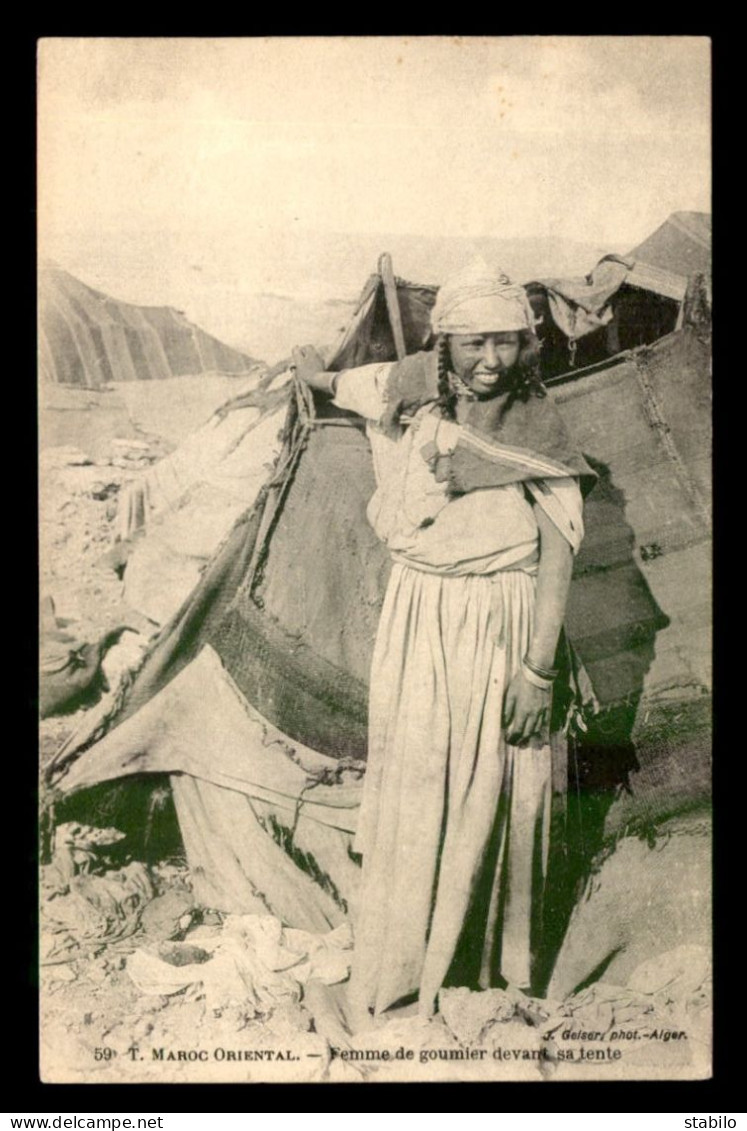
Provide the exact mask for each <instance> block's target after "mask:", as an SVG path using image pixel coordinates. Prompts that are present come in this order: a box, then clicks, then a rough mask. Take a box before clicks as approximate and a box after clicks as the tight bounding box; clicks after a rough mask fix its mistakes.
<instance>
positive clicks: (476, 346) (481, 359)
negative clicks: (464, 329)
mask: <svg viewBox="0 0 747 1131" xmlns="http://www.w3.org/2000/svg"><path fill="white" fill-rule="evenodd" d="M449 349H450V352H451V365H452V368H453V370H454V372H455V373H456V375H457V377H461V379H462V380H463V381H464V382H465V384H467V385H469V387H470V388H471V389H472V390H473V391H474V392H475V393H477V394H478V396H480V395H482V396H485V395H489V394H490V393H492V392H494V391H495V388H496V385H497V384H498V381H499V380H500V378H501V376H502V375H503V374H504V373H506V372H507V371H508V370H509V369H510V368H511V367H512V366H513V365H516V362H517V361H518V358H519V349H520V343H519V332H518V330H510V331H503V332H502V333H486V334H451V335H450V337H449Z"/></svg>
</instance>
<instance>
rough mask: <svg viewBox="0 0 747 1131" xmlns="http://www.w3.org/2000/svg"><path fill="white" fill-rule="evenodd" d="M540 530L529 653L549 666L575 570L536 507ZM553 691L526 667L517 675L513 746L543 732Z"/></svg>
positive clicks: (510, 724) (509, 718)
mask: <svg viewBox="0 0 747 1131" xmlns="http://www.w3.org/2000/svg"><path fill="white" fill-rule="evenodd" d="M534 511H535V516H536V519H537V527H538V530H539V542H540V559H539V570H538V573H537V593H536V598H535V605H534V630H533V632H532V639H531V642H530V645H529V651H528V653H527V656H528V658H529V660H530V662H531V663H532V664H533V665H534V666H535V667H539V668H545V669H550V668H552V665H553V660H554V659H555V650H556V648H557V646H558V637H559V636H560V630H561V628H562V626H563V620H564V619H565V610H566V605H567V603H568V590H569V588H570V584H571V574H572V572H573V553H572V551H571V547H570V544H569V543H568V541H567V540H566V539H565V538H564V537H563V535H562V534H561V533H560V531H559V530H558V528H557V527H556V526H555V524H554V523H553V522H551V521H550V519H549V518H548V517H547V515H546V514H545V512H544V511H543V509H542V507H540V506H536V505H535V508H534ZM550 700H551V690H550V689H549V688H548V689H547V690H543V689H542V688H541V687H536V686H535V685H534V684H533V683H531V682H530V681H529V680H528V679H527V677H526V675H525V674H524V672H523V670H522V669H521V668H520V669H519V671H518V672H517V673H516V674H515V675H514V677H513V679H512V680H511V682H510V683H509V686H508V689H507V691H506V698H505V704H504V713H503V723H504V726H505V727H506V728H507V740H508V741H509V742H510V743H511V744H512V745H519V744H520V743H522V742H527V741H528V740H529V739H530V738H532V737H535V736H538V735H540V734H541V733H542V732H543V730H544V729H545V727H546V725H547V722H548V721H549V714H550Z"/></svg>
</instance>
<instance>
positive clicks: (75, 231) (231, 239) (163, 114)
mask: <svg viewBox="0 0 747 1131" xmlns="http://www.w3.org/2000/svg"><path fill="white" fill-rule="evenodd" d="M709 52H710V47H709V43H708V41H707V40H705V39H702V38H689V37H674V38H666V37H643V38H632V39H631V38H626V37H614V38H606V37H588V38H577V37H571V38H560V39H558V38H552V37H528V38H523V37H522V38H513V37H507V38H498V37H495V38H484V39H483V38H472V37H468V38H464V39H451V38H441V37H434V38H430V37H423V38H414V39H413V38H395V37H393V38H388V39H378V38H377V39H359V38H351V39H347V38H318V39H270V40H262V39H243V40H241V39H240V40H233V39H225V40H221V39H218V40H209V39H48V40H44V41H42V43H41V44H40V54H39V76H40V99H39V107H40V128H39V144H40V149H39V159H40V195H39V216H40V235H41V246H42V250H45V248H46V249H48V250H50V251H54V250H56V249H59V248H60V247H62V248H68V249H69V248H71V247H73V248H74V247H75V246H76V245H77V246H79V247H80V248H81V249H82V248H84V247H85V248H87V254H88V255H89V256H90V255H91V254H92V249H95V248H96V247H97V246H100V247H101V252H102V255H104V254H110V253H109V252H108V251H106V250H105V249H110V248H111V247H112V242H113V241H114V242H116V244H117V246H118V247H120V248H121V249H122V255H123V270H125V266H126V270H127V271H128V272H130V273H131V272H132V270H133V261H134V260H133V257H134V259H135V260H138V261H139V262H141V264H142V265H143V268H142V269H143V271H144V272H145V273H147V271H148V270H149V269H152V266H153V260H154V259H159V260H160V261H161V262H160V267H161V269H162V270H163V271H164V272H165V273H166V274H168V273H169V272H171V271H176V270H177V266H176V264H175V263H169V262H167V261H168V260H169V258H170V257H172V258H174V260H176V259H177V258H179V259H188V260H191V269H194V270H200V269H201V267H202V266H204V265H205V264H207V263H212V264H213V267H215V266H216V264H218V263H219V262H220V263H222V264H223V265H224V267H225V269H226V270H227V271H228V270H229V268H230V271H229V274H233V273H234V270H238V264H240V263H243V264H244V265H245V267H246V269H247V270H249V272H250V274H251V272H252V271H253V272H254V278H255V281H256V283H257V285H258V286H260V285H271V284H272V283H273V282H275V283H276V284H277V279H276V277H275V276H274V275H273V273H272V270H271V268H270V266H268V265H267V264H266V263H265V262H264V261H265V259H266V258H267V256H268V252H269V253H270V254H269V258H272V254H271V252H272V248H273V247H278V245H277V244H276V243H275V242H274V241H275V240H276V238H277V237H276V234H277V233H281V240H285V241H293V240H295V239H297V238H303V236H304V233H306V232H309V231H322V232H353V233H365V234H371V233H379V232H387V233H389V232H391V233H409V234H421V233H425V234H431V235H449V234H453V235H463V236H464V235H468V236H481V235H489V236H495V237H504V236H505V237H521V236H529V235H533V236H538V235H539V236H549V235H553V236H559V237H564V238H568V239H573V240H579V241H581V242H584V243H586V244H593V245H595V246H605V247H610V248H614V249H616V250H622V249H624V248H626V247H630V246H633V245H634V244H635V243H637V242H638V241H639V240H641V239H642V238H643V237H645V236H646V235H647V234H648V233H649V232H650V231H652V230H653V229H654V228H655V227H656V226H657V225H658V224H659V223H661V222H662V221H663V220H664V219H666V217H667V215H668V214H669V213H670V212H672V211H675V210H697V211H710V167H709V160H710V136H709V131H710V101H709V99H710V93H709V91H710V73H709V67H710V54H709ZM279 246H280V247H282V243H281V244H280V245H279ZM258 249H259V251H258ZM128 256H129V259H128ZM258 259H259V260H262V261H263V262H262V263H261V264H259V265H258V264H257V260H258ZM125 260H127V263H126V264H125ZM249 265H251V266H249ZM144 301H147V300H144Z"/></svg>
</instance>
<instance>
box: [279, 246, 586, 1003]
mask: <svg viewBox="0 0 747 1131" xmlns="http://www.w3.org/2000/svg"><path fill="white" fill-rule="evenodd" d="M432 323H433V329H434V331H435V333H436V334H437V335H438V338H437V346H436V349H435V350H434V351H432V352H431V353H421V354H416V355H414V356H413V357H410V358H406V359H404V361H402V362H399V363H389V364H384V365H368V366H363V367H361V368H358V369H353V370H347V371H343V372H342V373H323V372H319V368H320V358H319V356H318V355H317V354H316V353H315V351H314V350H313V349H311V348H304V349H299V350H296V351H295V352H294V363H295V365H296V369H297V373H298V376H299V377H301V378H302V379H304V380H306V381H307V383H308V384H309V385H311V386H312V387H314V388H317V389H323V390H326V391H328V392H330V393H332V395H333V396H334V399H335V404H337V405H338V406H339V407H341V408H345V409H349V410H351V411H353V412H357V413H360V414H361V415H363V416H365V417H367V419H368V420H369V422H370V424H369V430H368V431H369V437H370V441H371V447H372V454H373V460H374V469H375V473H376V480H377V491H376V493H375V495H374V497H373V499H372V500H371V503H370V504H369V508H368V517H369V521H370V522H371V523H372V525H373V527H374V530H375V531H376V533H377V535H378V536H379V537H380V538H381V539H382V540H383V542H384V543H385V544H386V545H387V547H388V549H389V551H390V553H391V556H392V559H393V568H392V573H391V577H390V581H389V585H388V589H387V593H386V597H385V601H384V606H383V609H382V614H381V620H380V623H379V629H378V633H377V639H376V645H375V650H374V656H373V661H372V668H371V691H370V708H369V753H368V766H367V772H366V781H365V788H364V797H363V803H362V807H361V813H360V821H359V827H358V834H357V838H356V849H357V850H358V851H359V852H361V853H362V856H363V875H362V886H361V893H360V898H359V904H358V912H357V916H356V921H355V959H354V964H353V973H352V979H351V994H352V996H353V999H354V1002H355V1003H356V1005H357V1008H358V1010H359V1011H361V1012H365V1011H369V1012H374V1013H380V1012H382V1011H384V1010H386V1009H387V1008H389V1007H391V1006H393V1005H395V1004H397V1003H404V1002H405V1001H408V1000H412V999H413V998H414V997H415V996H417V997H418V999H419V1003H420V1011H421V1013H423V1014H424V1015H426V1016H428V1015H430V1014H432V1013H433V1011H434V1010H435V1008H436V1003H437V996H438V992H439V990H440V988H441V986H442V985H444V983H445V982H446V981H448V980H456V981H458V982H462V983H466V984H470V985H473V986H474V987H478V986H479V987H483V988H487V987H488V986H492V985H496V984H505V983H506V982H508V983H511V984H513V985H515V986H518V987H522V988H524V989H528V988H530V986H531V981H532V954H533V950H534V949H535V947H536V943H537V940H538V937H539V930H540V927H541V917H542V902H543V889H544V878H545V872H546V864H547V854H548V841H549V822H550V801H551V749H550V738H549V723H550V706H551V696H552V689H553V681H554V679H555V676H556V675H557V670H556V668H555V655H556V649H557V645H558V639H559V635H560V631H561V628H562V624H563V618H564V614H565V605H566V599H567V594H568V587H569V584H570V578H571V570H572V558H573V554H574V553H575V552H576V550H577V549H578V547H579V545H580V542H581V538H582V536H583V523H582V502H581V491H580V489H579V484H580V480H581V479H582V478H583V479H584V480H585V481H587V482H590V481H591V476H592V473H591V472H590V469H589V468H588V466H587V465H586V463H585V461H584V460H583V458H582V457H581V456H579V455H578V454H577V453H575V452H574V451H573V449H572V447H571V444H570V442H569V439H568V436H567V434H566V432H565V429H564V428H563V425H562V422H561V421H560V419H559V417H558V415H557V413H556V411H555V410H554V408H553V406H552V404H551V403H550V402H549V401H548V400H546V399H545V391H544V388H543V386H542V384H541V382H540V380H539V377H538V374H537V349H536V338H535V335H534V330H533V321H532V316H531V309H530V307H529V305H528V303H527V300H526V297H525V293H524V291H523V288H521V287H518V286H515V285H513V284H512V283H511V282H510V281H509V280H508V279H507V278H506V276H505V275H503V274H501V273H499V272H496V271H492V270H491V269H490V268H488V267H487V265H486V264H484V263H483V262H482V261H478V262H477V263H475V264H473V265H471V266H470V267H469V268H467V269H466V270H465V271H463V272H461V273H460V274H459V275H457V276H455V277H454V278H453V279H451V280H449V281H448V282H447V283H445V284H444V285H443V286H442V288H441V289H440V291H439V294H438V298H437V301H436V305H435V307H434V310H433V315H432ZM407 415H409V417H410V423H409V427H408V426H406V425H405V424H404V423H403V417H404V416H407ZM587 477H588V479H587Z"/></svg>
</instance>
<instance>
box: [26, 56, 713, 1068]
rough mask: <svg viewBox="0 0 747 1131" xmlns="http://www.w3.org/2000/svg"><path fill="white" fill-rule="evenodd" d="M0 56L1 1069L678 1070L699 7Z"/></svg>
mask: <svg viewBox="0 0 747 1131" xmlns="http://www.w3.org/2000/svg"><path fill="white" fill-rule="evenodd" d="M37 50H38V55H37V105H38V127H37V129H38V134H37V136H38V148H37V181H38V199H37V206H38V231H37V238H38V251H39V258H38V270H37V280H38V405H39V409H38V412H39V416H38V420H39V427H38V437H39V483H40V491H39V545H40V570H39V602H40V610H39V623H40V640H39V657H40V681H39V736H40V741H39V799H40V809H39V834H40V881H39V896H40V898H39V918H40V944H39V987H40V1047H39V1065H40V1068H39V1071H40V1076H41V1079H42V1081H43V1082H45V1083H53V1084H57V1083H65V1084H70V1083H86V1084H89V1083H102V1084H122V1083H130V1084H150V1083H168V1084H179V1083H201V1082H210V1083H237V1082H239V1083H241V1082H246V1083H287V1084H308V1083H322V1084H323V1083H327V1084H329V1083H331V1084H357V1083H360V1084H377V1083H385V1084H386V1083H392V1082H405V1081H407V1082H478V1081H491V1082H498V1081H522V1082H526V1081H529V1082H532V1081H534V1082H565V1081H605V1080H623V1081H626V1080H630V1081H647V1080H652V1081H680V1080H706V1079H709V1078H710V1077H711V1075H712V1040H711V1024H712V1006H713V1002H712V907H711V843H712V820H711V744H712V738H711V723H712V706H711V691H712V679H711V658H712V657H711V648H712V644H711V608H712V593H711V553H712V545H711V456H712V451H711V424H712V418H711V313H712V286H711V43H710V41H709V40H708V38H706V37H700V36H683V35H673V36H662V35H657V36H654V35H649V36H622V35H620V36H593V35H589V36H549V35H547V36H545V35H525V36H524V35H516V36H508V35H507V36H485V37H480V36H464V37H459V36H436V35H423V36H415V37H412V36H387V37H376V36H370V37H365V36H361V37H355V36H353V37H345V36H329V37H326V36H318V37H317V36H315V37H311V36H309V37H304V36H299V37H295V36H288V37H268V38H260V37H247V38H200V37H195V38H188V37H177V36H174V37H158V38H156V37H146V38H138V37H121V38H116V37H103V38H102V37H59V38H54V37H52V38H43V39H41V40H39V42H38V45H37Z"/></svg>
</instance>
